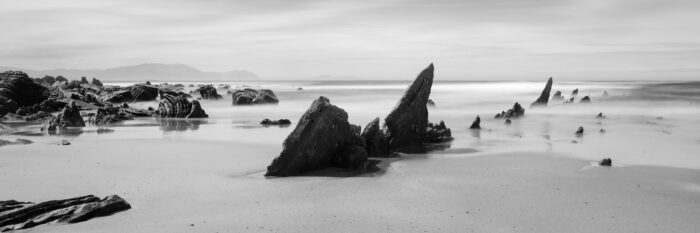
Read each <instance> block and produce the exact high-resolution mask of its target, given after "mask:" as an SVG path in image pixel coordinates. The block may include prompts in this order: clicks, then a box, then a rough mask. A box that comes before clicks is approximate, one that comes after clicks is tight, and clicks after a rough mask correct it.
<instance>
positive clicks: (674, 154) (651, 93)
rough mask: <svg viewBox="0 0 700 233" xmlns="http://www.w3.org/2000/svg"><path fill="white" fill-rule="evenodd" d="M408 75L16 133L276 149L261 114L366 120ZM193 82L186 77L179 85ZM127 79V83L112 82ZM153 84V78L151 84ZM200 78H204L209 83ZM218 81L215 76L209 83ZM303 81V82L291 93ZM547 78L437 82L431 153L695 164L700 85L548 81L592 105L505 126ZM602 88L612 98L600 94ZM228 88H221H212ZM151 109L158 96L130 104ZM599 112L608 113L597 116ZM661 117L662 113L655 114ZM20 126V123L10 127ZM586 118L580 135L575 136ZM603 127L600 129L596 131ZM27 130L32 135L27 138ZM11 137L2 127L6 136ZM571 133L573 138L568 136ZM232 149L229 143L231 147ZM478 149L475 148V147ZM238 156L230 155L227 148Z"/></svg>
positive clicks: (531, 115)
mask: <svg viewBox="0 0 700 233" xmlns="http://www.w3.org/2000/svg"><path fill="white" fill-rule="evenodd" d="M410 82H411V80H406V81H392V82H388V81H387V82H367V81H343V82H311V81H309V82H247V83H226V84H230V85H231V86H232V88H236V87H243V86H246V87H254V88H269V89H272V90H273V91H274V92H275V93H276V94H277V96H278V97H279V99H280V103H279V104H278V105H260V106H233V105H232V104H231V96H225V98H224V99H221V100H203V101H201V103H202V107H203V108H204V109H205V111H206V112H207V113H208V114H209V116H210V117H209V118H208V119H204V120H158V119H155V118H139V119H137V120H134V121H127V122H124V123H123V124H120V125H114V126H109V127H100V128H97V127H93V126H88V127H85V128H83V129H82V130H80V129H78V130H75V133H74V134H71V135H63V136H40V134H39V135H35V136H31V135H34V134H38V132H39V131H38V127H39V126H36V125H34V126H32V125H30V126H22V127H23V132H22V133H20V134H21V135H22V136H21V137H22V138H28V139H30V140H33V141H35V142H36V143H56V142H57V141H60V139H62V138H67V139H69V140H71V141H74V142H87V143H89V142H90V141H97V140H120V139H163V140H170V141H172V142H173V143H177V142H178V141H181V140H187V141H213V142H221V143H230V144H231V145H237V144H241V143H243V144H251V145H259V146H261V147H266V148H269V147H273V148H279V149H281V148H282V141H283V140H284V138H285V137H286V136H287V135H288V134H289V132H291V131H292V130H293V129H294V127H295V124H293V125H292V126H289V127H276V126H273V127H263V126H260V125H259V124H258V123H259V122H260V121H261V120H262V119H264V118H270V119H280V118H288V119H290V120H292V122H294V123H296V121H298V119H299V117H300V116H301V115H302V114H303V113H304V111H305V110H306V109H307V108H308V107H309V105H310V104H311V102H312V101H313V100H314V99H316V98H318V96H326V97H328V98H330V100H331V103H333V104H335V105H337V106H339V107H341V108H343V109H345V110H346V111H347V112H348V114H349V121H350V122H351V123H353V124H358V125H361V126H363V127H364V126H365V125H366V124H367V123H368V122H369V121H371V120H372V119H373V118H375V117H380V118H382V119H383V118H384V117H385V116H386V115H387V114H388V113H389V112H390V111H391V109H392V108H393V107H394V105H395V104H396V102H397V101H398V100H399V99H400V98H401V96H402V95H403V92H404V91H405V89H406V88H407V86H408V85H409V84H410ZM191 83H192V84H197V83H194V82H184V83H183V84H185V85H188V84H191ZM112 84H113V85H114V84H116V85H128V84H127V83H112ZM154 84H155V83H154ZM206 84H211V82H210V83H206ZM213 84H214V85H215V86H216V85H218V84H221V82H214V83H213ZM298 87H302V88H303V89H304V90H302V91H298V90H297V88H298ZM543 87H544V82H436V83H435V84H434V86H433V88H432V94H431V99H433V100H434V101H435V103H436V105H437V106H436V107H431V108H429V112H430V120H431V121H433V122H439V121H440V120H444V121H445V123H446V124H447V126H448V127H450V128H451V129H452V133H453V136H454V138H455V140H454V141H453V142H452V143H450V144H449V145H448V147H449V149H446V150H443V151H435V152H432V153H431V154H429V155H428V156H480V155H487V154H488V153H490V152H499V151H555V152H562V153H563V154H566V155H570V156H573V157H578V158H583V159H587V160H591V161H595V160H598V159H600V158H603V157H612V158H613V159H614V160H615V161H616V164H621V165H663V166H673V167H686V168H700V154H697V153H696V152H697V151H698V149H700V134H698V133H697V132H700V131H699V130H700V121H699V120H698V119H700V84H698V83H692V84H675V83H641V82H610V83H602V82H567V83H558V82H556V80H555V84H554V86H553V91H552V94H553V93H554V92H555V91H557V90H560V91H562V93H563V96H565V97H566V98H568V97H569V95H570V94H571V91H572V90H574V89H576V88H578V89H579V95H578V96H579V98H580V97H583V96H586V95H588V96H590V97H591V99H592V102H593V103H591V104H578V103H576V104H567V105H564V104H561V103H558V102H559V101H555V103H551V102H550V106H549V107H548V108H538V109H527V111H526V116H525V117H524V118H522V119H518V120H514V121H513V124H512V125H510V126H507V125H505V124H503V121H502V120H496V119H493V115H494V114H496V113H497V112H500V111H502V110H506V109H508V108H510V107H512V105H513V103H514V102H516V101H517V102H520V103H521V104H522V105H523V106H525V107H526V108H527V107H528V106H529V105H530V103H531V102H532V101H534V100H535V99H536V98H537V97H538V95H539V93H540V92H541V90H542V88H543ZM604 91H607V92H608V93H609V96H607V97H606V96H603V92H604ZM219 92H220V94H225V93H226V90H219ZM131 105H132V106H136V107H144V108H145V107H147V106H153V107H157V102H155V101H154V102H140V103H134V104H131ZM599 112H603V113H604V114H605V115H606V116H607V118H606V119H602V120H601V119H596V118H595V115H596V114H598V113H599ZM477 115H480V116H481V117H482V128H483V130H481V131H473V130H469V129H468V126H469V125H470V124H471V122H472V120H474V118H475V117H476V116H477ZM660 117H662V118H660ZM15 126H18V125H15ZM579 126H583V127H584V128H585V130H586V133H585V135H584V137H583V138H576V137H575V136H574V134H573V133H574V131H575V130H576V129H577V128H578V127H579ZM600 129H605V130H606V132H607V133H605V134H601V133H599V131H600ZM25 135H30V136H25ZM16 137H18V136H17V134H15V135H3V136H0V138H2V139H12V138H16ZM573 140H575V141H576V143H573V142H572V141H573ZM231 150H232V151H235V146H232V148H231ZM474 151H477V153H473V152H474ZM232 156H235V155H232Z"/></svg>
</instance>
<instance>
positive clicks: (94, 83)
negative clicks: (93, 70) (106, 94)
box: [92, 78, 104, 87]
mask: <svg viewBox="0 0 700 233" xmlns="http://www.w3.org/2000/svg"><path fill="white" fill-rule="evenodd" d="M92 85H95V86H98V87H102V86H104V84H102V81H100V80H99V79H96V78H92Z"/></svg>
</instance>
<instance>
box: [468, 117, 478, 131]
mask: <svg viewBox="0 0 700 233" xmlns="http://www.w3.org/2000/svg"><path fill="white" fill-rule="evenodd" d="M469 128H470V129H481V118H480V117H479V116H476V119H474V122H472V125H471V126H469Z"/></svg>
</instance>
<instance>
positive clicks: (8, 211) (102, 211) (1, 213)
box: [0, 195, 131, 232]
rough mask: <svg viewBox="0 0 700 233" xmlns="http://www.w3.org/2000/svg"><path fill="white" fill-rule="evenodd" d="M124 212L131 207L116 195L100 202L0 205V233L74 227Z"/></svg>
mask: <svg viewBox="0 0 700 233" xmlns="http://www.w3.org/2000/svg"><path fill="white" fill-rule="evenodd" d="M128 209H131V205H129V203H128V202H126V201H125V200H124V199H122V198H121V197H119V196H117V195H111V196H107V197H105V198H104V199H99V198H97V197H95V196H92V195H89V196H83V197H76V198H70V199H64V200H54V201H47V202H42V203H39V204H34V203H30V202H19V201H15V200H9V201H0V231H2V232H5V231H12V230H20V229H27V228H32V227H35V226H38V225H42V224H47V223H51V222H54V221H55V222H59V223H78V222H83V221H87V220H90V219H92V218H96V217H103V216H109V215H112V214H114V213H117V212H121V211H124V210H128Z"/></svg>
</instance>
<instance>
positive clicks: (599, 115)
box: [595, 112, 605, 119]
mask: <svg viewBox="0 0 700 233" xmlns="http://www.w3.org/2000/svg"><path fill="white" fill-rule="evenodd" d="M595 118H598V119H604V118H605V116H604V115H603V112H600V113H598V115H596V116H595Z"/></svg>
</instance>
